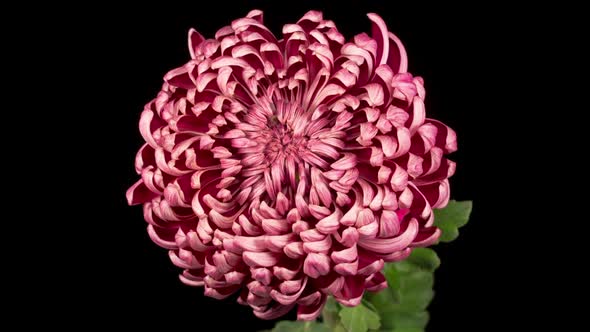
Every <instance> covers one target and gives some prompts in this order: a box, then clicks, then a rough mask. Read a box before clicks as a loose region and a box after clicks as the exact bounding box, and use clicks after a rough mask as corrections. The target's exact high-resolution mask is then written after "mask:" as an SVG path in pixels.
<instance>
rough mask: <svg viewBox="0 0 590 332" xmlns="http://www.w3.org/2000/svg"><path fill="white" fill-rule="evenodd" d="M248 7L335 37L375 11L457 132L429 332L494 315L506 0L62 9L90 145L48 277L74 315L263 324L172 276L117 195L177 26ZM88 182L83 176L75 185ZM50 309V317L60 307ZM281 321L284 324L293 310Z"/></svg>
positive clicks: (184, 55)
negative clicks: (450, 203)
mask: <svg viewBox="0 0 590 332" xmlns="http://www.w3.org/2000/svg"><path fill="white" fill-rule="evenodd" d="M256 8H258V9H262V10H264V20H265V23H266V25H267V26H268V27H269V28H270V29H271V30H272V31H273V32H274V33H275V35H277V36H280V31H281V27H282V25H283V24H285V23H293V22H296V21H297V20H298V19H299V18H300V17H301V16H302V15H303V14H304V13H305V12H307V11H308V10H310V9H317V10H321V11H323V12H324V18H327V19H331V20H333V21H334V22H335V23H336V25H337V27H338V29H339V30H340V32H341V33H342V34H343V35H344V36H345V38H346V39H349V38H352V37H353V36H354V35H355V34H357V33H360V32H369V31H370V21H369V20H368V19H367V17H366V16H365V15H366V13H368V12H375V13H377V14H379V15H380V16H381V17H383V19H384V20H385V21H386V23H387V25H388V27H389V30H390V31H392V32H394V33H395V34H396V35H397V36H398V37H400V39H401V40H402V42H403V43H404V45H405V47H406V50H407V52H408V57H409V71H410V72H411V73H413V74H414V75H419V76H422V77H424V79H425V84H426V91H427V98H426V107H427V115H428V116H429V117H433V118H437V119H439V120H441V121H443V122H445V123H446V124H448V125H449V126H451V127H452V128H454V129H455V130H456V132H457V134H458V140H459V150H458V151H457V152H456V153H454V154H453V155H452V157H451V159H453V160H455V161H456V162H457V172H456V174H455V175H454V177H453V178H452V179H451V188H452V197H453V198H454V199H457V200H467V199H471V200H473V201H474V210H473V213H472V218H471V221H470V223H469V224H468V225H467V226H466V227H465V228H463V229H462V230H461V234H460V237H459V239H457V240H456V241H454V242H452V243H450V244H441V245H438V246H436V250H437V252H438V253H439V256H440V257H441V260H442V265H441V267H440V268H439V270H437V272H436V282H435V291H436V296H435V298H434V300H433V302H432V304H431V306H430V308H429V311H430V313H431V320H430V323H429V326H428V331H472V330H474V329H473V328H474V326H482V325H485V326H487V327H489V326H492V325H495V324H498V321H499V320H502V319H506V317H507V312H508V311H510V310H508V307H509V306H511V307H512V306H518V305H519V303H520V301H521V300H519V298H518V296H516V297H513V298H512V299H510V300H509V301H504V300H502V295H501V292H502V290H503V289H504V288H503V287H504V286H500V285H503V284H504V283H505V282H506V279H508V278H510V279H511V283H512V284H515V283H516V284H518V282H517V281H515V280H516V278H517V275H516V274H517V273H516V272H512V270H507V269H506V268H500V267H499V266H501V265H502V264H505V263H504V262H503V257H504V256H505V252H506V251H507V249H506V245H507V243H508V241H510V239H508V238H504V236H505V235H506V232H505V231H504V230H505V228H506V223H510V222H511V221H510V220H506V218H504V219H502V212H501V211H498V206H499V202H498V193H499V192H500V191H505V189H504V188H503V186H504V184H503V183H502V181H503V180H502V178H501V177H500V176H499V175H498V174H499V172H500V169H501V168H502V167H503V165H502V162H499V161H498V160H497V159H495V157H494V156H493V154H492V153H491V152H495V151H498V150H499V149H501V148H500V147H501V146H503V145H505V144H506V142H505V141H503V139H502V138H498V136H499V135H498V132H499V131H500V132H504V136H505V137H506V133H507V132H509V131H510V130H511V129H512V128H511V127H510V126H511V125H510V123H509V122H508V121H504V120H503V119H505V118H506V117H507V116H514V115H510V114H509V113H510V112H511V111H506V110H505V109H506V107H507V105H509V104H510V103H511V101H510V100H509V98H510V96H509V95H508V94H506V93H504V94H502V93H501V92H502V90H503V89H504V90H505V89H506V85H503V84H500V83H501V82H502V81H503V80H504V77H505V74H504V73H505V71H506V68H505V64H506V63H508V62H513V61H517V60H516V59H517V58H518V55H517V54H516V52H515V51H514V45H515V44H519V43H523V42H524V41H523V40H521V39H519V37H520V34H521V33H523V32H521V31H519V32H516V31H517V30H512V29H509V28H508V24H509V23H508V22H509V21H511V14H510V13H511V11H510V10H506V8H494V7H493V6H486V5H481V6H478V7H477V8H475V7H471V6H465V5H461V6H458V5H457V6H453V5H445V6H435V7H432V6H427V5H426V4H423V3H416V4H413V5H409V4H407V3H404V2H400V3H398V2H393V1H368V0H367V1H350V2H337V1H334V2H332V1H315V2H309V1H217V2H208V3H207V4H204V3H200V2H198V1H194V2H192V3H191V4H182V5H181V4H178V3H175V4H168V3H167V2H166V3H161V4H158V5H149V4H147V3H146V4H143V5H142V6H141V7H136V8H119V7H116V6H111V7H104V6H100V5H95V6H93V5H89V6H87V7H85V8H82V7H81V6H80V7H79V8H75V12H76V15H74V16H73V17H70V19H71V21H70V22H72V23H71V24H68V25H66V26H64V27H62V28H61V29H63V31H69V30H71V29H79V30H80V31H78V33H80V34H81V35H82V36H83V37H81V38H80V37H79V38H77V39H75V41H74V39H72V40H70V41H68V42H66V43H67V44H68V46H69V47H72V48H73V49H75V50H76V51H75V52H74V53H72V54H70V55H69V58H73V59H75V61H74V63H76V68H74V71H73V73H72V74H71V75H72V78H73V79H71V80H69V85H70V86H71V87H72V88H73V89H76V90H80V92H77V93H76V96H75V97H77V98H76V99H81V100H83V102H82V103H83V104H82V106H81V107H77V108H76V110H74V112H75V114H76V116H77V121H79V123H80V124H81V125H79V126H77V128H75V129H73V131H75V132H76V134H80V135H83V136H79V138H78V139H79V140H84V141H85V143H86V144H88V145H89V146H91V147H92V148H91V149H92V153H90V154H88V153H84V154H83V155H81V156H80V160H79V162H80V163H84V164H85V165H86V166H85V167H83V168H82V169H81V172H80V173H81V174H80V177H79V178H78V179H79V181H80V183H78V184H73V186H74V187H83V188H85V189H84V190H83V191H82V192H81V193H79V194H77V195H80V196H81V197H78V198H79V199H80V200H81V202H80V203H79V204H76V206H75V207H72V208H76V209H79V210H80V211H79V214H78V215H79V216H81V217H80V220H79V223H78V224H77V226H76V229H77V230H79V231H80V232H83V233H84V234H83V235H81V236H75V239H74V240H72V242H69V243H67V244H63V243H62V245H63V246H64V250H65V251H67V250H71V248H72V247H74V246H76V247H78V248H80V247H81V248H84V249H83V250H82V251H80V250H79V249H78V252H77V254H81V255H82V256H83V258H81V259H78V258H72V259H70V260H69V261H68V262H67V263H66V267H65V269H66V271H68V273H65V274H64V276H60V284H61V285H64V286H63V287H67V289H68V291H69V292H68V293H73V294H74V295H75V296H74V298H75V300H72V301H71V304H72V307H73V308H72V309H73V310H75V311H74V312H76V315H81V316H80V317H88V320H87V322H90V323H92V324H100V325H105V326H121V325H123V326H131V325H135V326H136V325H137V324H141V325H144V324H149V325H154V326H155V325H163V326H167V327H166V329H167V330H173V329H177V328H182V330H183V331H213V330H216V331H226V330H229V331H233V330H239V331H257V330H260V329H265V328H270V327H272V326H273V325H274V322H267V321H261V320H258V319H257V318H255V317H254V316H253V314H251V311H250V309H249V308H248V307H243V306H240V305H238V304H237V303H236V302H235V297H232V298H230V299H228V300H225V301H218V300H214V299H211V298H208V297H205V296H204V295H203V290H202V289H200V288H191V287H188V286H185V285H183V284H181V283H180V281H179V280H178V278H177V274H178V272H179V269H177V268H175V267H174V266H173V265H172V264H171V263H170V261H169V259H168V255H167V252H166V250H164V249H162V248H159V247H157V246H156V245H155V244H153V243H152V242H151V240H150V239H149V237H148V235H147V232H146V224H145V222H144V220H143V217H142V213H141V209H140V208H139V207H128V206H127V204H126V201H125V191H126V189H127V188H128V187H129V186H130V185H131V184H133V183H134V182H135V181H136V179H137V175H136V174H135V171H134V167H133V162H134V157H135V152H136V151H137V149H138V148H139V147H140V146H141V145H142V138H141V136H140V134H139V131H138V126H137V125H138V121H139V115H140V113H141V110H142V108H143V105H144V104H145V103H147V102H148V101H149V100H151V99H152V98H153V97H154V96H155V95H156V94H157V92H158V91H159V88H160V86H161V83H162V76H163V75H164V74H165V73H166V72H167V71H168V70H170V69H172V68H175V67H178V66H181V65H182V64H184V63H185V62H186V61H187V60H188V59H189V53H188V49H187V45H186V36H187V32H188V30H189V28H191V27H194V28H195V29H196V30H197V31H199V32H200V33H201V34H203V35H204V36H205V37H212V36H213V35H214V33H215V31H217V29H219V28H220V27H222V26H225V25H228V24H229V23H230V22H231V21H232V20H233V19H235V18H239V17H243V16H245V15H246V14H247V13H248V12H249V11H250V10H251V9H256ZM507 36H510V37H512V38H506V37H507ZM72 43H73V45H72ZM53 46H55V47H57V44H53ZM48 51H51V45H50V46H49V48H48ZM72 99H74V98H72ZM504 140H507V139H506V138H504ZM511 144H516V145H519V144H524V143H519V142H518V141H516V142H513V143H511ZM90 169H91V170H92V171H90ZM89 173H90V174H91V175H89ZM88 181H90V182H92V184H86V183H84V184H83V183H82V182H88ZM76 192H77V191H75V193H76ZM510 194H511V193H508V194H506V193H503V195H504V196H506V195H510ZM72 205H74V204H72ZM88 211H92V212H90V213H89V212H88ZM70 231H71V229H70ZM70 238H71V237H70ZM74 243H75V244H74ZM499 243H502V245H499ZM499 299H500V300H499ZM498 302H500V304H499V305H498ZM62 314H63V316H56V317H54V319H56V320H57V321H60V319H62V318H63V319H67V317H68V316H71V315H73V314H72V313H71V312H68V313H67V314H66V313H62ZM286 318H290V319H293V318H294V315H293V313H291V314H290V315H289V316H288V317H286Z"/></svg>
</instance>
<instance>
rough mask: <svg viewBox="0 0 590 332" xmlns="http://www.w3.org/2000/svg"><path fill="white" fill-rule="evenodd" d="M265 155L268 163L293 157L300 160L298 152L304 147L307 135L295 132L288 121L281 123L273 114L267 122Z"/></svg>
mask: <svg viewBox="0 0 590 332" xmlns="http://www.w3.org/2000/svg"><path fill="white" fill-rule="evenodd" d="M265 131H266V135H264V136H265V138H266V140H267V141H266V147H265V151H264V154H265V157H266V160H267V162H269V164H270V165H273V164H275V163H277V162H278V161H279V160H280V159H287V158H289V159H293V160H294V161H295V162H299V161H300V156H299V154H300V153H301V152H302V151H304V150H305V149H306V145H307V137H305V135H303V133H297V134H295V133H294V132H293V129H292V128H291V127H290V125H289V124H288V123H281V121H279V118H278V117H277V116H276V115H273V116H272V117H271V118H270V119H269V120H268V124H267V128H266V129H265Z"/></svg>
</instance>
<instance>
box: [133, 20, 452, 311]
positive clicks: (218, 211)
mask: <svg viewBox="0 0 590 332" xmlns="http://www.w3.org/2000/svg"><path fill="white" fill-rule="evenodd" d="M368 17H369V19H370V20H371V21H372V37H369V36H368V35H367V34H365V33H361V34H359V35H357V36H355V37H354V38H353V39H352V40H351V41H349V42H345V40H344V37H343V36H342V35H341V34H340V33H339V32H338V30H337V29H336V26H335V25H334V23H333V22H332V21H329V20H324V19H323V18H322V13H320V12H317V11H310V12H308V13H307V14H305V15H304V16H303V17H302V18H301V19H300V20H299V21H298V22H297V23H296V24H287V25H285V26H284V27H283V38H282V39H280V40H279V39H277V38H276V37H275V36H274V35H273V34H272V33H271V32H270V31H269V30H268V29H267V28H266V27H265V26H264V25H263V23H262V12H261V11H258V10H254V11H252V12H250V13H249V14H248V15H247V17H245V18H241V19H238V20H235V21H233V22H232V24H231V25H230V26H226V27H223V28H222V29H220V30H219V31H218V32H217V33H216V34H215V38H214V39H205V38H204V37H203V36H201V35H200V34H199V33H198V32H196V31H194V30H190V32H189V38H188V42H189V51H190V55H191V59H190V60H189V62H188V63H186V64H185V65H184V66H182V67H180V68H177V69H173V70H172V71H170V72H169V73H168V74H166V76H165V77H164V81H165V82H164V84H163V86H162V91H160V93H159V94H158V96H157V97H156V98H155V99H154V100H153V101H151V102H150V103H148V104H147V105H146V107H145V110H144V111H143V113H142V115H141V120H140V123H139V128H140V131H141V134H142V136H143V138H144V139H145V141H146V142H147V143H146V144H144V145H143V147H142V148H141V149H140V150H139V152H138V154H137V158H136V161H135V168H136V171H137V173H138V174H140V175H141V180H139V181H138V182H137V183H135V184H134V185H133V186H132V187H131V188H130V189H129V190H128V192H127V199H128V201H129V204H143V212H144V217H145V219H146V221H147V222H148V223H149V225H148V233H149V235H150V237H151V238H152V239H153V241H154V242H155V243H157V244H158V245H160V246H162V247H164V248H166V249H169V254H170V259H171V260H172V262H173V263H174V264H175V265H176V266H178V267H180V268H182V269H183V272H182V274H181V275H180V279H181V280H182V282H184V283H186V284H188V285H192V286H204V287H205V294H206V295H208V296H211V297H214V298H218V299H221V298H225V297H227V296H229V295H231V294H233V293H235V292H240V293H239V294H240V295H239V299H238V301H239V302H240V303H242V304H247V305H249V306H251V307H252V308H253V310H254V314H255V315H256V316H258V317H260V318H264V319H273V318H276V317H278V316H281V315H283V314H285V313H287V312H288V311H289V310H291V309H292V308H293V307H294V306H296V305H297V306H298V311H297V315H298V318H299V319H314V318H315V317H317V316H318V314H319V313H320V311H321V309H322V307H323V305H324V303H325V300H326V296H328V295H332V296H334V297H335V298H336V300H337V301H339V302H340V303H342V304H344V305H347V306H354V305H357V304H359V303H360V301H361V298H362V295H363V292H364V291H365V290H369V291H376V290H380V289H383V288H384V287H386V286H387V284H386V280H385V278H384V276H383V275H382V274H381V272H380V271H381V270H382V268H383V264H384V262H391V261H398V260H402V259H404V258H405V257H407V256H408V255H409V254H410V252H411V250H412V248H413V247H421V246H427V245H430V244H432V243H434V242H435V241H436V240H437V239H438V237H439V235H440V230H439V229H437V228H436V227H434V226H433V213H432V208H440V207H444V206H445V205H446V204H447V201H448V199H449V182H448V177H450V176H451V175H452V174H453V172H454V169H455V165H454V163H453V162H452V161H449V160H447V159H446V158H445V157H444V155H445V154H447V153H449V152H452V151H454V150H456V136H455V133H454V132H453V130H451V129H450V128H448V127H447V126H445V125H444V124H442V123H441V122H438V121H436V120H432V119H427V118H425V111H424V97H425V91H424V86H423V81H422V79H421V78H419V77H413V76H412V75H411V74H409V73H407V71H406V70H407V58H406V52H405V50H404V47H403V46H402V44H401V42H400V41H399V39H398V38H397V37H396V36H394V35H393V34H392V33H391V32H388V30H387V27H386V25H385V23H384V21H383V20H382V19H381V18H380V17H379V16H378V15H376V14H368Z"/></svg>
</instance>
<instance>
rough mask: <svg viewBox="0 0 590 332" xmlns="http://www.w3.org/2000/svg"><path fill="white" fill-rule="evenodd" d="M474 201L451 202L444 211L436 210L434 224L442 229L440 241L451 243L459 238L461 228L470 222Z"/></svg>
mask: <svg viewBox="0 0 590 332" xmlns="http://www.w3.org/2000/svg"><path fill="white" fill-rule="evenodd" d="M472 207H473V202H472V201H462V202H457V201H455V200H451V201H449V204H448V205H447V207H445V208H444V209H437V210H434V224H435V225H436V226H437V227H438V228H440V229H441V231H442V234H441V236H440V241H442V242H451V241H453V240H454V239H456V238H457V236H459V228H460V227H463V226H465V224H467V221H469V215H470V214H471V208H472Z"/></svg>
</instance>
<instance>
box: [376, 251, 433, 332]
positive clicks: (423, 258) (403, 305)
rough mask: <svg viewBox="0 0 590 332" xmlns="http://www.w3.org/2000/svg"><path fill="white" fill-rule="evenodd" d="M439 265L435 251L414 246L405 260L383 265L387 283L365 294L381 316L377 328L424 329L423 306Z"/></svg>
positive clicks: (389, 331)
mask: <svg viewBox="0 0 590 332" xmlns="http://www.w3.org/2000/svg"><path fill="white" fill-rule="evenodd" d="M439 265H440V260H439V258H438V256H437V255H436V252H435V251H434V250H432V249H426V248H415V249H414V250H412V254H411V255H410V256H409V257H408V258H407V259H406V260H404V261H401V262H396V263H388V264H386V265H385V268H384V269H383V273H384V275H385V278H386V279H387V283H388V285H389V287H388V288H386V289H384V290H382V291H381V292H379V293H376V294H367V295H366V299H367V300H368V301H370V302H371V303H372V304H373V306H374V307H375V308H376V310H377V313H378V314H379V316H380V317H381V321H380V322H381V327H380V331H382V332H385V331H387V332H392V331H393V332H412V331H424V327H425V326H426V324H427V323H428V313H427V312H426V311H425V310H426V308H427V307H428V304H429V303H430V301H431V300H432V298H433V296H434V291H433V290H432V287H433V285H434V270H435V269H436V268H438V266H439Z"/></svg>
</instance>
